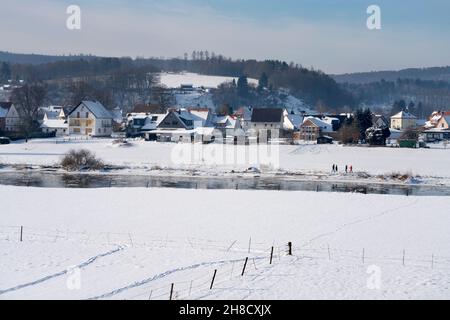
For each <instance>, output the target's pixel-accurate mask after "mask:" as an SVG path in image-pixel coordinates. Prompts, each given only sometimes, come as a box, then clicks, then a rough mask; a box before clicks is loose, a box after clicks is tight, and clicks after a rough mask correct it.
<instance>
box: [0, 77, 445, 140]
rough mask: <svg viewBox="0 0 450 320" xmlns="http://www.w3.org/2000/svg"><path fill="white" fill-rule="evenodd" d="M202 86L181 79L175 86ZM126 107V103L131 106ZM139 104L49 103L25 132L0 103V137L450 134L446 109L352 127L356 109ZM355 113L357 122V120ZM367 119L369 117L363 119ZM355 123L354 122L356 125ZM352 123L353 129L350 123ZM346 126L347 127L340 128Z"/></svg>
mask: <svg viewBox="0 0 450 320" xmlns="http://www.w3.org/2000/svg"><path fill="white" fill-rule="evenodd" d="M194 90H199V89H198V88H193V86H192V85H181V86H180V87H179V88H176V89H174V91H176V92H181V93H185V92H189V93H190V92H192V91H194ZM128 109H130V108H128ZM162 110H163V108H161V106H159V105H154V104H147V105H142V104H140V105H137V106H134V107H132V108H131V111H128V112H126V113H125V112H124V111H123V108H121V107H115V108H110V107H109V106H108V107H107V106H104V105H103V104H102V103H101V102H99V101H95V100H93V101H89V100H85V101H80V103H79V104H78V105H76V106H74V107H62V106H48V107H40V108H39V109H38V112H37V115H36V118H37V119H38V122H39V128H40V132H33V133H32V134H31V135H30V134H29V133H24V132H23V131H22V115H21V112H20V110H19V109H18V108H17V107H16V106H15V105H14V104H13V103H11V102H8V101H3V102H0V136H3V137H2V140H1V141H2V143H9V142H10V141H16V140H19V141H23V140H26V141H28V139H31V138H33V137H35V138H54V137H58V138H86V139H90V138H111V137H113V138H120V139H126V138H141V139H143V140H145V141H158V142H183V143H190V142H199V141H200V142H203V143H213V142H220V143H231V144H249V143H258V144H259V143H278V144H299V143H300V144H301V143H308V144H332V143H339V144H350V145H371V146H390V147H406V148H416V147H428V145H427V144H432V143H440V142H443V143H444V145H447V142H448V141H449V140H450V126H449V125H450V111H435V112H433V113H432V114H431V115H430V116H429V117H428V118H427V119H419V118H418V117H416V116H415V115H414V114H412V113H411V112H409V110H408V108H405V110H403V111H401V112H399V113H397V114H395V115H393V116H391V117H390V119H389V118H388V117H386V116H384V115H381V114H375V113H371V114H370V115H369V117H370V119H369V123H370V125H367V124H366V128H363V129H362V130H363V132H362V133H361V128H360V127H361V126H359V127H358V129H356V131H358V130H359V134H358V132H355V128H356V126H353V127H352V126H351V124H352V123H354V122H355V121H357V120H358V115H355V113H339V114H333V113H318V112H311V111H310V110H309V111H308V112H306V111H304V110H298V109H297V110H294V109H293V108H291V109H290V110H289V109H288V108H285V107H279V108H274V107H270V108H253V107H251V106H242V107H240V108H239V109H237V110H236V111H234V112H229V114H227V113H222V114H218V113H217V112H215V111H214V110H213V109H212V108H208V107H201V106H192V107H180V106H178V107H177V106H174V107H169V108H167V109H166V110H165V111H164V110H163V111H162ZM365 116H366V117H367V115H365ZM355 119H356V120H355ZM365 121H366V123H367V119H365ZM356 125H358V124H356ZM349 128H353V130H352V129H349ZM345 129H347V130H345Z"/></svg>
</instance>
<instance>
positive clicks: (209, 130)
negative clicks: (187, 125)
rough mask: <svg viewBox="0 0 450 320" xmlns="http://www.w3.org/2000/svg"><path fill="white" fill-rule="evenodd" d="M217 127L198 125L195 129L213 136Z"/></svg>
mask: <svg viewBox="0 0 450 320" xmlns="http://www.w3.org/2000/svg"><path fill="white" fill-rule="evenodd" d="M214 130H215V128H213V127H198V128H196V129H195V132H196V133H197V134H200V135H204V136H212V135H213V132H214Z"/></svg>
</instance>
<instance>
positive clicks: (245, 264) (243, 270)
mask: <svg viewBox="0 0 450 320" xmlns="http://www.w3.org/2000/svg"><path fill="white" fill-rule="evenodd" d="M247 262H248V257H247V258H245V263H244V268H243V269H242V276H244V273H245V268H246V267H247Z"/></svg>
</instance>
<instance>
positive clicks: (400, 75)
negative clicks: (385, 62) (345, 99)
mask: <svg viewBox="0 0 450 320" xmlns="http://www.w3.org/2000/svg"><path fill="white" fill-rule="evenodd" d="M332 77H333V79H334V80H336V81H337V82H339V83H350V84H366V83H371V82H379V81H381V80H385V81H396V80H397V79H413V80H416V79H420V80H432V81H447V82H450V66H446V67H433V68H410V69H403V70H400V71H374V72H360V73H346V74H340V75H333V76H332Z"/></svg>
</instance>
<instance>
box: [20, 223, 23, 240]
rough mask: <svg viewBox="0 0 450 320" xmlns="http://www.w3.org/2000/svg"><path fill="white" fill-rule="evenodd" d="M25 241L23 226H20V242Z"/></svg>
mask: <svg viewBox="0 0 450 320" xmlns="http://www.w3.org/2000/svg"><path fill="white" fill-rule="evenodd" d="M22 241H23V226H20V242H22Z"/></svg>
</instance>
